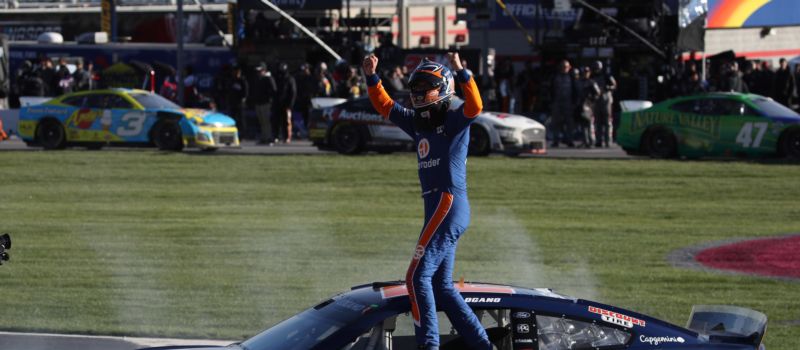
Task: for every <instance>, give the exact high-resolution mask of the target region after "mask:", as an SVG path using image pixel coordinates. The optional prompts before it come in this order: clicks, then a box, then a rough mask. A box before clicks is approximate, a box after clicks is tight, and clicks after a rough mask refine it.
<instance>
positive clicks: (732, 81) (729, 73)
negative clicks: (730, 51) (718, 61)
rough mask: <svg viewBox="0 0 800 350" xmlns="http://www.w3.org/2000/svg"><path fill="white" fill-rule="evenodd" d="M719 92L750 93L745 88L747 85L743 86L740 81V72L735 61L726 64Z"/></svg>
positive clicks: (741, 80) (742, 81) (742, 82)
mask: <svg viewBox="0 0 800 350" xmlns="http://www.w3.org/2000/svg"><path fill="white" fill-rule="evenodd" d="M719 90H720V91H725V92H739V93H748V92H750V89H748V88H747V84H745V83H744V80H743V79H742V72H740V71H739V64H738V63H736V62H735V61H734V62H730V63H728V65H727V70H726V72H725V74H724V76H723V77H722V80H721V81H720V88H719Z"/></svg>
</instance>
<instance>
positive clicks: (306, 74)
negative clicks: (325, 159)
mask: <svg viewBox="0 0 800 350" xmlns="http://www.w3.org/2000/svg"><path fill="white" fill-rule="evenodd" d="M295 81H296V83H297V99H296V101H295V103H294V112H295V115H293V118H294V121H295V123H292V129H293V130H292V131H294V134H295V136H300V137H306V136H307V134H308V117H309V115H310V114H311V99H312V98H314V97H317V96H316V92H317V81H316V79H315V78H314V76H313V75H311V66H310V65H309V64H308V63H303V64H301V65H300V70H298V72H297V77H296V78H295Z"/></svg>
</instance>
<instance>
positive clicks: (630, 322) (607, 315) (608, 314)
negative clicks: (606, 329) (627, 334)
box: [589, 306, 646, 328]
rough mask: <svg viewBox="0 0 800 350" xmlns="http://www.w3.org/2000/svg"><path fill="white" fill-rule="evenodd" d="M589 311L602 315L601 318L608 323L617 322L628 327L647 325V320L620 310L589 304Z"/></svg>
mask: <svg viewBox="0 0 800 350" xmlns="http://www.w3.org/2000/svg"><path fill="white" fill-rule="evenodd" d="M589 312H591V313H594V314H598V315H601V319H602V320H603V321H606V322H608V323H613V324H617V325H620V326H623V327H627V328H633V326H634V325H637V326H640V327H645V324H646V322H645V321H644V320H640V319H638V318H636V317H631V316H628V315H625V314H621V313H619V312H614V311H608V310H605V309H601V308H599V307H594V306H589Z"/></svg>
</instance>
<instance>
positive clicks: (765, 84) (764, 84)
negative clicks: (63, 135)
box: [752, 61, 775, 96]
mask: <svg viewBox="0 0 800 350" xmlns="http://www.w3.org/2000/svg"><path fill="white" fill-rule="evenodd" d="M757 77H758V80H757V81H758V86H757V88H756V89H753V90H752V91H753V93H756V94H759V95H761V96H770V95H771V94H772V86H773V84H774V80H775V72H773V71H772V67H770V65H769V62H767V61H764V62H761V69H760V70H759V73H758V75H757Z"/></svg>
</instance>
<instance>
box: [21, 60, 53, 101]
mask: <svg viewBox="0 0 800 350" xmlns="http://www.w3.org/2000/svg"><path fill="white" fill-rule="evenodd" d="M17 86H19V90H20V91H19V95H20V96H38V97H43V96H46V94H47V84H45V82H44V80H43V79H42V77H41V76H39V72H38V71H36V70H35V69H34V67H33V64H32V63H31V62H30V61H25V62H23V63H22V69H21V70H20V72H19V73H18V75H17Z"/></svg>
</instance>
